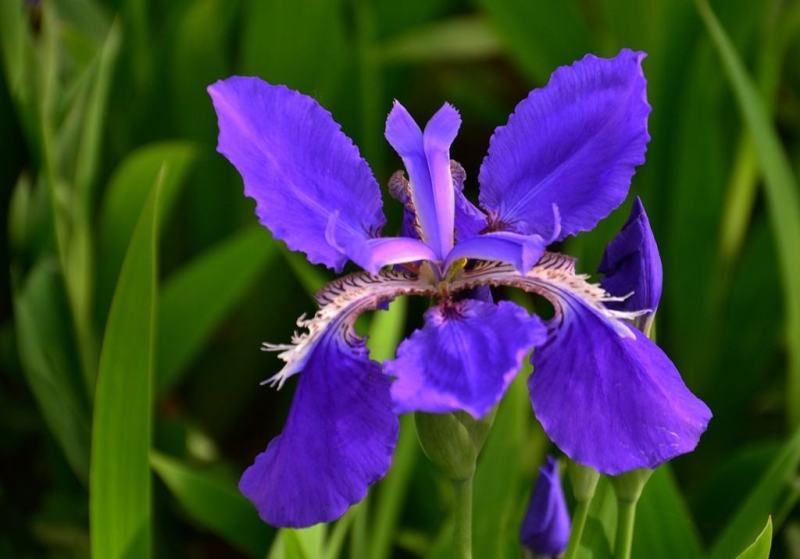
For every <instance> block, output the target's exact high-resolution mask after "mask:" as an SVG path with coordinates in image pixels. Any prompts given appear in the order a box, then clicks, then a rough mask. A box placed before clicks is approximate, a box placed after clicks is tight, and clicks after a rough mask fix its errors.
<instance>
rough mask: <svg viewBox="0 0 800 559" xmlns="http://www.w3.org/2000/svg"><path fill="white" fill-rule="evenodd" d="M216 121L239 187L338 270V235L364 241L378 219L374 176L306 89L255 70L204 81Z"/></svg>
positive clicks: (275, 224)
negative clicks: (273, 82)
mask: <svg viewBox="0 0 800 559" xmlns="http://www.w3.org/2000/svg"><path fill="white" fill-rule="evenodd" d="M208 91H209V94H210V95H211V98H212V100H213V102H214V108H215V110H216V112H217V119H218V121H219V145H218V148H217V149H218V150H219V152H220V153H222V154H223V155H224V156H225V157H227V158H228V160H229V161H230V162H231V163H233V165H234V166H235V167H236V169H237V170H238V171H239V173H240V174H241V175H242V179H243V180H244V188H245V194H246V195H247V196H249V197H251V198H253V199H254V200H255V201H256V214H257V215H258V217H259V220H260V221H261V223H262V224H263V225H264V226H266V227H267V228H269V230H270V231H272V234H273V235H274V236H275V237H276V238H278V239H281V240H283V241H285V242H286V244H287V246H288V247H289V248H291V249H292V250H299V251H303V252H305V253H306V254H307V256H308V259H309V260H310V261H311V262H313V263H316V264H325V265H326V266H329V267H331V268H335V269H336V270H339V271H341V269H342V267H343V266H344V264H345V263H346V261H347V258H348V256H347V255H346V254H344V253H343V252H342V251H341V247H338V248H337V246H334V245H332V244H331V243H330V242H329V240H330V235H326V231H329V230H330V228H331V220H333V221H334V222H335V227H336V229H337V230H338V233H337V237H339V238H345V239H347V241H348V242H347V243H344V245H345V246H346V245H349V244H351V243H352V242H354V241H358V240H361V241H365V240H367V239H369V238H371V237H373V236H375V235H376V234H377V232H378V231H379V230H380V229H381V227H382V226H383V224H384V223H385V218H384V215H383V210H382V206H381V195H380V188H379V186H378V183H377V182H376V181H375V178H374V177H373V175H372V171H371V170H370V168H369V166H368V165H367V162H366V161H364V159H363V158H362V157H361V155H360V154H359V152H358V149H357V148H356V147H355V146H354V145H353V142H352V141H351V140H350V139H349V138H348V137H347V136H346V135H345V134H344V133H343V132H342V130H341V128H340V126H339V125H338V124H337V123H336V122H335V121H334V120H333V117H332V116H331V114H330V113H329V112H328V111H326V110H325V109H324V108H323V107H322V106H321V105H320V104H319V103H317V102H316V101H315V100H314V99H312V98H311V97H308V96H306V95H303V94H301V93H298V92H297V91H293V90H291V89H288V88H287V87H285V86H279V85H271V84H268V83H267V82H265V81H263V80H260V79H258V78H252V77H239V76H236V77H232V78H228V79H226V80H221V81H218V82H216V83H215V84H213V85H211V86H210V87H209V88H208Z"/></svg>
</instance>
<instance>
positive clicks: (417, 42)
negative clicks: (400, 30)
mask: <svg viewBox="0 0 800 559" xmlns="http://www.w3.org/2000/svg"><path fill="white" fill-rule="evenodd" d="M500 52H501V45H500V42H499V40H498V38H497V35H496V34H495V32H494V30H493V29H492V28H491V27H489V26H488V25H487V23H486V20H485V19H484V18H481V17H474V16H468V17H457V18H452V19H449V20H444V21H441V22H436V23H432V24H428V25H425V26H421V27H419V28H417V29H412V30H410V31H408V32H406V33H404V34H403V35H400V36H399V37H394V38H392V39H391V40H390V41H388V42H387V43H386V44H385V45H383V47H381V49H380V57H381V59H382V60H383V62H384V63H391V62H399V63H419V62H432V61H456V62H464V61H467V60H474V59H482V58H488V57H492V56H497V55H498V54H499V53H500Z"/></svg>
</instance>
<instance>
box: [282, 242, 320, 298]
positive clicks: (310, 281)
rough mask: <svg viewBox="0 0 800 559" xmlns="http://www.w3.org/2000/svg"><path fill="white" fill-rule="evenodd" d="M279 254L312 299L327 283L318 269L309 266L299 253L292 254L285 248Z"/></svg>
mask: <svg viewBox="0 0 800 559" xmlns="http://www.w3.org/2000/svg"><path fill="white" fill-rule="evenodd" d="M281 254H283V257H284V258H285V259H286V262H287V263H288V264H289V268H291V269H292V272H293V273H294V275H295V277H296V278H297V280H298V281H299V282H300V285H301V286H302V287H303V289H304V290H305V292H306V293H307V294H308V295H309V296H310V297H312V298H313V297H314V295H315V294H316V293H317V291H319V290H320V289H322V287H323V286H324V285H325V284H326V283H327V280H326V278H325V275H324V274H323V273H322V272H320V270H319V268H316V267H315V266H313V265H312V264H310V263H309V262H308V260H306V259H305V255H303V254H301V253H299V252H293V251H291V250H289V249H287V248H286V247H281Z"/></svg>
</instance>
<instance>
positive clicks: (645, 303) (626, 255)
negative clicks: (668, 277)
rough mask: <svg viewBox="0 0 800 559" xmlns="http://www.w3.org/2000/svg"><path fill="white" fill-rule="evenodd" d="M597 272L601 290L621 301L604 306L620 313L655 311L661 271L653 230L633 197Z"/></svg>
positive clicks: (659, 292) (661, 277)
mask: <svg viewBox="0 0 800 559" xmlns="http://www.w3.org/2000/svg"><path fill="white" fill-rule="evenodd" d="M599 271H600V273H602V274H605V278H603V281H602V282H601V285H602V286H603V289H605V290H606V291H608V292H609V293H611V294H612V295H615V296H617V297H625V296H628V295H630V296H629V297H627V298H626V299H625V300H624V301H619V302H611V303H608V304H607V305H608V307H610V308H613V309H619V310H624V311H639V310H644V309H649V310H651V311H652V312H655V311H656V309H657V308H658V303H659V301H660V300H661V285H662V280H663V271H662V268H661V257H660V256H659V254H658V246H657V245H656V240H655V237H653V230H652V229H651V228H650V221H649V220H648V219H647V213H645V211H644V205H643V204H642V201H641V200H640V199H639V197H638V196H637V197H636V199H635V200H634V202H633V207H632V208H631V214H630V217H628V221H627V223H625V226H624V227H623V228H622V230H621V231H620V232H619V233H618V234H617V236H616V237H614V239H613V240H612V241H611V242H610V243H609V244H608V247H606V252H605V254H604V255H603V261H602V262H601V263H600V268H599Z"/></svg>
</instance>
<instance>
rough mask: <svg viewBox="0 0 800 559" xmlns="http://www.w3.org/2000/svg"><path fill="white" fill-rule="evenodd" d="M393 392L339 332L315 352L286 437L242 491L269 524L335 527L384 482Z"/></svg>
mask: <svg viewBox="0 0 800 559" xmlns="http://www.w3.org/2000/svg"><path fill="white" fill-rule="evenodd" d="M389 385H390V382H389V378H388V377H387V376H385V375H384V374H383V372H382V371H381V367H380V365H378V364H377V363H375V362H374V361H370V360H369V358H368V357H367V353H366V349H365V348H364V347H363V346H361V345H359V346H356V347H352V345H351V344H348V342H346V341H345V340H343V339H341V338H337V337H336V335H335V330H331V333H329V334H327V335H326V336H325V337H324V338H323V339H322V340H321V341H320V343H318V344H317V345H316V346H315V347H314V349H313V351H312V353H311V355H309V357H308V359H307V361H306V363H305V366H304V368H303V374H302V375H301V376H300V381H299V383H298V386H297V391H296V393H295V396H294V401H293V402H292V407H291V410H290V412H289V418H288V419H287V422H286V425H285V427H284V429H283V432H282V433H281V434H280V435H279V436H278V437H276V438H275V439H273V440H272V442H270V444H269V446H268V447H267V450H266V451H265V452H263V453H261V454H259V455H258V457H257V458H256V460H255V463H254V464H253V465H252V466H250V467H249V468H248V469H247V470H246V471H245V472H244V475H243V476H242V479H241V481H240V483H239V488H240V490H241V491H242V493H244V495H245V496H246V497H247V498H248V499H250V500H251V501H252V502H253V504H255V506H256V508H257V509H258V512H259V515H260V516H261V518H262V519H263V520H264V521H265V522H267V523H268V524H271V525H273V526H281V527H304V526H311V525H312V524H316V523H318V522H329V521H331V520H334V519H336V518H338V517H340V516H341V515H342V514H344V512H345V511H346V510H347V508H348V507H349V506H350V505H352V504H353V503H356V502H358V501H360V500H361V499H363V498H364V496H365V495H366V492H367V487H368V486H369V485H370V484H372V483H374V482H376V481H377V480H379V479H380V478H381V477H383V476H384V474H385V473H386V471H387V469H388V468H389V465H390V464H391V456H392V452H393V450H394V446H395V443H396V441H397V433H398V421H397V417H396V416H395V414H394V413H393V412H392V405H391V399H390V397H389Z"/></svg>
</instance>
